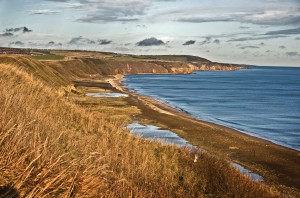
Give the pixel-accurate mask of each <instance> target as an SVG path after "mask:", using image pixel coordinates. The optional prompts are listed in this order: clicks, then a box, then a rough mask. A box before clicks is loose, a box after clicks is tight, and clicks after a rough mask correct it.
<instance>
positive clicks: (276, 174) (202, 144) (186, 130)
mask: <svg viewBox="0 0 300 198" xmlns="http://www.w3.org/2000/svg"><path fill="white" fill-rule="evenodd" d="M123 80H124V75H120V74H118V75H115V76H114V78H111V79H108V80H107V82H109V83H110V84H111V85H112V86H113V87H114V88H115V89H117V90H118V91H120V92H123V93H126V94H128V95H129V97H128V102H129V103H130V104H132V105H135V106H137V107H138V108H139V109H141V111H142V114H141V115H139V116H138V117H137V118H138V119H139V120H140V121H142V122H144V123H145V124H153V125H156V126H159V127H162V128H167V129H169V130H171V131H173V132H175V133H176V134H178V135H179V136H180V137H182V138H184V139H186V140H187V141H189V142H190V143H192V144H193V145H195V146H197V147H199V148H201V149H204V150H206V151H208V152H210V153H212V154H214V155H217V156H220V157H224V158H225V159H229V160H231V161H233V162H235V163H238V164H241V165H243V166H244V167H246V168H247V169H249V170H251V171H253V172H256V173H258V174H260V175H261V176H263V177H264V179H265V182H266V183H267V184H268V183H269V184H275V185H276V184H284V185H286V186H289V187H295V188H298V189H300V179H299V178H300V171H299V170H300V152H299V151H297V150H294V149H291V148H288V147H285V146H282V145H278V144H276V143H274V142H271V141H269V140H265V139H262V138H259V137H255V136H251V135H250V134H247V133H243V132H241V131H238V130H236V129H232V128H229V127H227V126H222V125H219V124H216V123H212V122H207V121H202V120H199V119H197V118H195V117H193V116H191V115H190V114H188V113H186V112H184V111H181V110H179V109H177V108H174V107H172V106H170V105H168V104H166V103H163V102H161V101H159V100H156V99H154V98H151V97H148V96H144V95H140V94H138V93H136V92H133V91H131V90H128V89H127V88H126V87H124V86H123V84H122V81H123Z"/></svg>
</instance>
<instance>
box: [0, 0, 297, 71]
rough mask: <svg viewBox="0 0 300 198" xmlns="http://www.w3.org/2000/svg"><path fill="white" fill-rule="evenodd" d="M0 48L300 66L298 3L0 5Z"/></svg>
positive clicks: (46, 0)
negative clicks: (187, 57) (148, 55)
mask: <svg viewBox="0 0 300 198" xmlns="http://www.w3.org/2000/svg"><path fill="white" fill-rule="evenodd" d="M0 46H2V47H6V46H9V47H32V48H49V49H84V50H96V51H112V52H118V53H126V54H189V55H197V56H201V57H205V58H208V59H210V60H213V61H219V62H228V63H246V64H255V65H282V66H283V65H284V66H300V0H251V1H246V0H0Z"/></svg>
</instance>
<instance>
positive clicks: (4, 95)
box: [0, 64, 279, 197]
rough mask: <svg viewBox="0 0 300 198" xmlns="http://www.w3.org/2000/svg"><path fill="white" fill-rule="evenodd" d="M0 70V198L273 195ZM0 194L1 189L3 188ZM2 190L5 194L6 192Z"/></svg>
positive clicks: (221, 166)
mask: <svg viewBox="0 0 300 198" xmlns="http://www.w3.org/2000/svg"><path fill="white" fill-rule="evenodd" d="M125 123H126V118H125V116H124V117H123V116H122V117H118V118H116V117H108V118H106V116H105V109H103V110H102V112H100V113H99V112H98V111H87V109H86V108H84V107H82V106H80V105H77V104H75V103H74V102H73V101H70V100H68V99H66V98H63V97H62V96H60V95H59V94H58V93H57V89H54V88H50V87H49V86H48V85H47V84H46V83H45V82H42V81H39V80H38V79H36V77H35V76H33V75H30V74H28V73H27V72H25V71H23V70H22V69H20V68H16V67H14V66H12V65H9V64H1V65H0V172H1V174H0V185H1V186H2V187H3V186H4V187H6V188H0V197H1V196H4V197H9V196H13V195H14V194H15V195H16V194H19V195H20V196H21V197H277V196H279V195H278V193H277V192H276V191H275V190H273V189H271V188H269V187H267V186H265V185H264V184H261V183H258V182H254V181H251V180H250V179H249V178H247V177H246V176H243V175H242V174H241V173H239V172H238V171H236V170H235V169H234V168H232V167H231V166H229V164H228V162H226V161H224V160H220V159H216V158H214V157H212V156H210V155H208V154H206V153H198V155H199V159H198V161H197V163H194V155H195V154H196V152H197V151H189V150H187V149H179V148H177V147H175V146H162V145H161V144H160V143H157V142H150V141H146V140H143V139H140V138H137V137H134V136H133V135H131V134H130V133H129V132H128V131H126V130H124V129H123V128H124V124H125ZM3 189H4V190H3ZM7 189H8V190H7Z"/></svg>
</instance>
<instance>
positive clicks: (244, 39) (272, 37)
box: [227, 35, 286, 42]
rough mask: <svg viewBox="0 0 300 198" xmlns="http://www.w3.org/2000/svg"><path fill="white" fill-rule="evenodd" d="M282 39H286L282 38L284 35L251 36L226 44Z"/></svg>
mask: <svg viewBox="0 0 300 198" xmlns="http://www.w3.org/2000/svg"><path fill="white" fill-rule="evenodd" d="M282 37H286V36H284V35H270V36H255V35H253V36H251V37H242V38H236V39H230V40H228V41H227V42H236V41H257V40H269V39H275V38H282Z"/></svg>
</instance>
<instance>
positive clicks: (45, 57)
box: [32, 54, 65, 60]
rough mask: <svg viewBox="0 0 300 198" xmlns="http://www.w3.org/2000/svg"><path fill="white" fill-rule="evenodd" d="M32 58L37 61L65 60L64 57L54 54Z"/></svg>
mask: <svg viewBox="0 0 300 198" xmlns="http://www.w3.org/2000/svg"><path fill="white" fill-rule="evenodd" d="M32 57H33V58H34V59H37V60H63V59H64V58H65V57H64V56H61V55H54V54H44V55H35V56H32Z"/></svg>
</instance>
